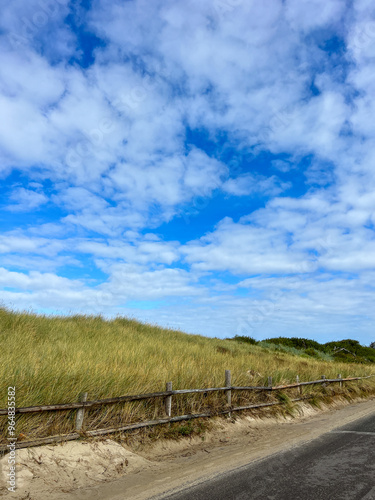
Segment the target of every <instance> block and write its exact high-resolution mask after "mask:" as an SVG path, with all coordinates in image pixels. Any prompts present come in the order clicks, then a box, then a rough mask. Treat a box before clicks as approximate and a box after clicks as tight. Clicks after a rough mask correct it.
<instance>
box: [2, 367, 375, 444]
mask: <svg viewBox="0 0 375 500" xmlns="http://www.w3.org/2000/svg"><path fill="white" fill-rule="evenodd" d="M374 376H375V375H368V376H366V377H347V378H342V377H341V375H340V374H339V375H338V378H335V379H327V378H325V376H324V375H322V378H321V379H319V380H311V381H307V382H300V381H299V377H298V375H297V382H296V383H292V384H286V385H275V386H274V385H272V377H268V386H232V385H231V374H230V371H229V370H226V371H225V383H226V384H227V385H225V386H224V387H210V388H206V389H178V390H171V388H172V383H171V382H167V384H166V387H167V389H169V390H166V391H162V392H152V393H148V394H134V395H129V396H120V397H115V398H107V399H99V400H94V401H87V400H86V399H87V393H82V394H81V395H80V401H79V402H77V403H62V404H55V405H42V406H29V407H24V408H15V410H14V411H15V413H16V414H17V413H18V414H25V413H26V414H27V413H41V412H47V411H68V410H77V416H76V432H73V433H70V434H63V435H58V436H48V437H45V438H38V439H35V440H32V441H20V442H17V444H16V448H26V447H29V446H37V445H40V444H48V443H53V442H61V441H71V440H75V439H79V438H80V437H82V436H87V437H93V436H100V435H105V434H111V433H115V432H122V431H127V430H132V429H139V428H142V427H151V426H154V425H160V424H167V423H171V422H179V421H183V420H190V419H194V418H204V417H212V416H218V415H225V414H229V415H230V414H231V413H232V412H235V411H242V410H248V409H252V408H263V407H269V406H276V405H282V404H285V403H284V402H283V401H278V402H272V403H258V404H252V405H247V406H237V407H233V406H232V405H231V395H232V391H259V392H272V391H281V390H285V389H293V388H299V389H300V394H301V390H302V387H305V386H308V385H317V384H322V385H323V386H325V385H326V384H330V383H339V384H340V387H342V386H343V383H344V382H351V381H355V380H364V379H368V378H371V377H374ZM209 392H224V393H225V395H226V401H227V406H228V408H227V409H225V410H221V411H216V412H205V413H195V414H187V415H179V416H175V417H172V416H171V403H172V396H176V395H179V394H207V393H209ZM311 397H312V396H305V397H300V398H296V399H292V400H290V401H291V402H296V401H302V400H305V399H309V398H311ZM152 398H164V399H165V413H166V415H167V418H162V419H158V420H148V421H144V422H138V423H134V424H129V425H125V426H120V427H114V428H107V429H96V430H91V431H90V430H88V431H82V425H83V421H84V417H85V410H86V409H90V408H93V407H97V406H104V405H110V404H116V403H126V402H130V401H139V400H142V399H152ZM7 414H8V410H7V409H0V415H7ZM7 449H8V448H7V446H6V445H5V446H0V452H3V451H7Z"/></svg>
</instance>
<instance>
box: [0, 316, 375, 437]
mask: <svg viewBox="0 0 375 500" xmlns="http://www.w3.org/2000/svg"><path fill="white" fill-rule="evenodd" d="M0 334H1V366H0V380H1V388H0V407H1V408H5V407H6V400H7V399H6V398H7V388H8V386H15V387H16V398H17V399H16V404H17V406H19V407H20V406H34V405H42V404H54V403H68V402H76V401H77V400H78V396H79V394H80V393H81V392H84V391H85V392H88V399H89V400H93V399H102V398H108V397H115V396H121V395H126V394H138V393H148V392H156V391H162V390H165V383H166V382H167V381H172V382H173V388H174V389H186V388H205V387H221V386H223V385H224V370H225V369H227V370H228V369H229V370H231V372H232V384H233V385H237V386H241V385H250V384H251V385H256V384H260V385H263V384H266V383H267V377H268V376H269V375H272V377H273V383H274V384H282V383H287V382H291V381H294V380H295V378H296V375H297V374H298V375H299V377H300V380H301V381H304V380H314V379H318V378H320V377H321V375H322V374H324V375H326V377H327V378H332V377H333V378H334V377H336V376H337V374H338V373H341V374H342V376H343V377H346V376H363V375H368V374H375V367H374V366H371V365H359V364H349V363H342V364H341V363H338V362H332V361H329V360H321V359H314V358H309V357H307V356H306V357H301V356H299V355H298V352H297V353H296V352H294V351H293V349H291V350H290V352H288V351H287V350H285V351H275V350H273V349H270V348H268V347H269V346H262V345H253V344H250V343H243V342H233V341H229V340H221V339H212V338H207V337H203V336H199V335H188V334H185V333H182V332H180V331H176V330H171V329H164V328H160V327H158V326H154V325H150V324H143V323H140V322H138V321H135V320H132V319H127V318H117V319H114V320H105V319H104V318H102V317H100V316H70V317H46V316H42V315H36V314H32V313H16V312H12V311H9V310H7V309H4V308H1V309H0ZM295 351H297V350H295ZM250 370H252V373H255V374H256V375H255V377H254V376H251V375H249V373H248V372H249V371H250ZM371 380H373V379H370V381H371ZM371 384H372V385H371ZM361 387H362V388H363V390H364V391H368V392H370V391H372V390H373V389H374V391H375V387H374V383H373V382H372V383H370V382H363V383H361ZM308 390H309V389H306V391H308ZM314 390H316V389H314ZM361 390H362V389H361ZM347 391H349V389H347ZM358 391H359V393H360V390H359V389H355V394H356V395H358ZM349 396H350V391H349ZM349 396H348V397H349ZM272 397H273V398H276V396H270V395H267V394H260V395H256V394H250V395H249V393H246V394H243V393H240V392H239V393H235V395H234V399H233V404H235V405H237V404H244V403H246V402H249V401H255V400H257V401H269V400H270V398H272ZM223 400H224V397H223V395H222V394H216V393H215V394H208V395H207V396H206V397H205V396H204V395H196V396H195V395H194V396H191V395H189V396H188V395H186V396H179V397H174V398H173V407H172V411H173V414H174V415H176V414H183V413H192V412H200V411H207V409H215V408H217V409H219V408H221V407H222V406H223ZM275 400H276V399H275ZM163 415H164V413H163V406H162V401H161V400H158V399H155V400H149V401H142V402H133V403H128V404H122V405H113V406H106V407H101V408H96V409H93V410H91V411H90V412H88V414H87V418H86V420H85V421H86V425H87V428H90V429H92V428H100V427H106V426H111V427H112V426H116V425H120V424H126V423H131V422H136V421H140V420H143V419H149V418H150V419H151V418H158V417H161V416H163ZM74 417H75V412H73V411H72V412H54V413H44V414H39V415H35V414H34V415H20V416H19V417H18V419H17V430H18V432H19V433H22V434H25V435H26V436H27V438H32V437H35V436H46V435H51V434H56V433H64V432H71V431H72V430H73V429H74ZM193 427H194V426H192V425H190V424H189V425H188V424H183V425H182V424H180V429H181V430H180V431H179V432H178V433H177V434H180V435H185V434H186V433H188V432H189V429H191V428H193ZM5 430H6V419H5V418H4V417H1V422H0V433H1V435H0V437H2V439H4V438H5ZM166 432H167V430H166Z"/></svg>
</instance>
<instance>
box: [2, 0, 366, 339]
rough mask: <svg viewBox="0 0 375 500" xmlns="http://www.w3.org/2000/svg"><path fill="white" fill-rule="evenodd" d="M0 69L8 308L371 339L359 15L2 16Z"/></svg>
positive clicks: (283, 4) (58, 9) (99, 8)
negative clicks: (134, 317)
mask: <svg viewBox="0 0 375 500" xmlns="http://www.w3.org/2000/svg"><path fill="white" fill-rule="evenodd" d="M51 40H53V43H51ZM0 54H1V55H0V62H1V64H0V109H1V112H2V120H1V121H0V176H1V178H2V202H1V203H2V221H3V231H2V234H1V236H0V286H1V287H2V288H1V290H0V300H2V301H3V303H4V304H5V305H8V306H11V307H15V308H26V309H28V308H33V309H34V310H38V311H48V312H63V313H66V312H69V311H76V312H89V313H99V312H100V313H104V314H108V315H115V314H129V315H133V316H136V317H139V318H141V319H145V320H148V321H152V322H157V323H160V324H165V325H168V326H175V327H179V328H181V329H184V330H186V331H190V332H199V333H202V334H208V335H216V336H230V335H233V334H235V333H238V332H241V333H242V334H249V335H254V336H256V337H257V338H264V337H267V336H271V335H272V336H276V335H299V336H302V335H303V336H310V337H311V336H312V337H314V338H317V339H321V340H324V339H327V340H330V339H331V338H333V337H334V338H344V337H352V338H358V339H359V340H361V341H362V342H364V343H369V342H370V341H371V340H373V339H372V338H371V335H372V329H371V324H372V322H373V320H374V319H375V318H374V313H373V312H372V309H373V308H372V300H371V299H372V296H373V292H374V290H373V288H374V287H373V280H372V276H373V272H374V264H375V262H374V260H375V257H374V255H375V239H374V225H375V219H374V217H375V216H374V209H375V195H374V193H375V169H374V161H375V147H374V144H375V142H374V136H375V127H374V123H373V116H374V111H375V110H373V107H374V102H375V100H374V92H375V84H374V82H373V78H372V75H373V74H374V70H375V62H374V61H375V58H374V56H375V8H374V7H373V6H372V4H371V3H370V2H368V1H367V0H355V1H354V2H352V3H349V2H342V1H339V0H337V1H336V0H335V1H330V2H328V3H327V2H325V1H323V0H314V1H310V2H309V3H308V4H307V3H303V2H300V1H297V0H286V1H281V0H270V1H269V2H267V4H263V3H261V2H257V1H255V0H254V1H248V2H245V1H243V0H236V1H232V0H209V1H207V2H203V3H202V2H198V1H197V0H187V1H186V2H183V3H178V4H176V2H172V1H169V0H167V1H165V0H163V2H162V1H159V0H157V1H155V2H152V4H150V2H146V1H145V0H131V1H128V2H122V1H118V0H114V1H112V2H110V3H108V2H105V1H104V0H95V1H93V2H92V3H91V5H90V7H89V8H84V7H83V6H80V7H78V6H72V5H71V3H70V2H68V1H67V0H49V1H46V2H39V1H38V2H37V1H29V2H25V0H17V1H14V2H11V3H9V5H7V6H5V7H4V8H3V13H2V19H1V20H0ZM246 332H247V333H246Z"/></svg>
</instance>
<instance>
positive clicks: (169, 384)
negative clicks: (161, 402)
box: [165, 382, 172, 417]
mask: <svg viewBox="0 0 375 500" xmlns="http://www.w3.org/2000/svg"><path fill="white" fill-rule="evenodd" d="M165 389H166V391H167V392H169V391H171V390H172V382H167V383H166V387H165ZM165 413H166V414H167V416H168V417H171V416H172V396H167V397H166V398H165Z"/></svg>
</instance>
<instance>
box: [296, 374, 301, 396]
mask: <svg viewBox="0 0 375 500" xmlns="http://www.w3.org/2000/svg"><path fill="white" fill-rule="evenodd" d="M296 382H297V384H299V375H297V376H296ZM298 392H299V394H302V386H298Z"/></svg>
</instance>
